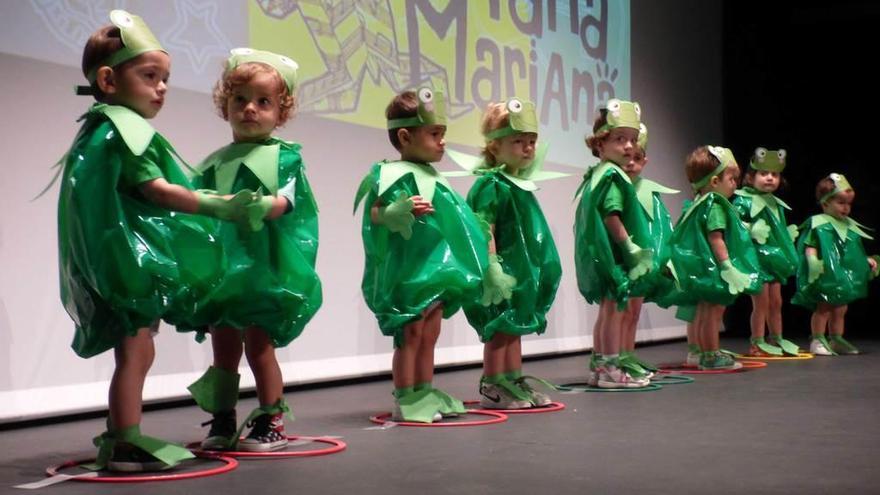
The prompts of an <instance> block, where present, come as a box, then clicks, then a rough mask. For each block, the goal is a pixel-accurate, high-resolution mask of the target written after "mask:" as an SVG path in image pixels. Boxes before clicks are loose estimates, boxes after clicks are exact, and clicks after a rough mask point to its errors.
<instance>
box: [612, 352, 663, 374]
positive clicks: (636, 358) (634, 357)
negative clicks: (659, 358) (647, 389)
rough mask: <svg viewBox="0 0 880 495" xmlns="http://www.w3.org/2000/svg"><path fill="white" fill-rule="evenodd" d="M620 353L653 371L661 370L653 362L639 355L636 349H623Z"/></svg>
mask: <svg viewBox="0 0 880 495" xmlns="http://www.w3.org/2000/svg"><path fill="white" fill-rule="evenodd" d="M620 355H621V357H626V358H627V359H631V360H634V361H635V362H636V363H637V364H638V365H639V366H641V367H642V368H644V369H645V370H647V371H649V372H651V373H656V372H658V371H660V369H659V368H657V367H656V366H654V365H653V364H651V363H649V362H647V361H645V360H643V359H641V358H639V356H638V355H637V354H636V351H623V352H621V353H620Z"/></svg>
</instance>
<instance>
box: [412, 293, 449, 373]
mask: <svg viewBox="0 0 880 495" xmlns="http://www.w3.org/2000/svg"><path fill="white" fill-rule="evenodd" d="M424 321H425V323H424V326H423V327H422V339H421V344H420V346H419V349H418V353H417V355H416V363H415V372H416V376H415V378H416V381H415V383H416V384H417V385H418V384H420V383H431V382H432V381H433V380H434V346H435V345H436V344H437V338H438V337H440V323H441V322H442V321H443V306H439V305H438V306H437V307H436V308H434V309H433V310H431V312H430V313H428V314H427V315H425V320H424Z"/></svg>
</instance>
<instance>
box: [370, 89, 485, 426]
mask: <svg viewBox="0 0 880 495" xmlns="http://www.w3.org/2000/svg"><path fill="white" fill-rule="evenodd" d="M385 117H386V118H387V120H388V137H389V139H390V140H391V144H392V145H394V147H395V148H396V149H397V150H398V151H399V152H400V160H399V161H394V162H386V161H383V162H379V163H376V164H374V165H373V166H372V168H371V169H370V171H369V173H368V174H367V175H366V177H364V180H363V181H362V182H361V186H360V187H359V188H358V192H357V196H356V197H355V211H357V207H358V205H359V204H360V202H361V201H362V200H364V198H366V206H365V208H364V218H363V223H362V238H363V242H364V255H365V256H364V258H365V259H364V277H363V281H362V283H361V288H362V290H363V294H364V299H365V300H366V302H367V306H368V307H369V308H370V310H372V311H373V313H375V315H376V319H377V320H378V322H379V328H380V329H381V331H382V333H383V334H385V335H388V336H393V337H394V359H393V361H392V375H393V379H394V409H393V411H392V419H394V420H406V421H418V422H425V423H430V422H433V421H437V420H439V419H441V418H442V416H454V415H458V414H462V413H464V412H465V409H464V405H463V404H462V402H461V401H460V400H458V399H455V398H453V397H451V396H450V395H449V394H447V393H445V392H443V391H441V390H439V389H436V388H434V387H433V386H432V384H431V382H432V380H433V377H434V345H435V344H436V342H437V337H438V336H439V335H440V323H441V318H449V317H450V316H452V315H453V314H455V312H456V311H458V309H459V308H461V306H462V304H464V303H466V302H469V301H475V300H479V299H480V294H481V288H482V286H483V273H484V272H485V271H486V269H487V265H488V259H487V258H488V255H487V252H486V236H485V234H484V233H483V230H482V227H481V225H480V222H479V221H478V220H477V218H476V217H475V216H474V214H473V212H472V211H471V209H470V208H469V207H468V206H467V204H466V203H465V202H464V200H463V199H462V198H461V196H459V195H458V194H457V193H456V192H455V191H454V190H453V189H452V187H451V186H450V185H449V183H448V182H447V181H446V179H445V178H444V177H443V176H442V175H440V173H439V172H437V170H435V169H434V167H432V166H431V165H430V164H431V162H436V161H438V160H440V159H441V158H442V157H443V152H444V148H445V142H444V136H445V134H446V113H445V106H444V99H443V94H442V93H435V92H434V91H432V90H431V89H430V88H421V89H419V90H418V92H413V91H406V92H403V93H401V94H399V95H397V96H396V97H394V99H393V100H392V101H391V103H390V104H389V105H388V108H387V109H386V111H385Z"/></svg>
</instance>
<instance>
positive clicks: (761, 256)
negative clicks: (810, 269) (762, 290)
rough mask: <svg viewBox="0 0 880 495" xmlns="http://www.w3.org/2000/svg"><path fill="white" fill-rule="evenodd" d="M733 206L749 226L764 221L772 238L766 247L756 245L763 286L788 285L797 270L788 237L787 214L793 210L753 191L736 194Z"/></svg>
mask: <svg viewBox="0 0 880 495" xmlns="http://www.w3.org/2000/svg"><path fill="white" fill-rule="evenodd" d="M733 206H734V208H736V210H737V212H738V213H739V216H740V218H742V220H743V221H744V222H746V223H749V224H751V223H753V222H756V221H758V220H759V219H762V220H764V221H765V222H766V223H767V225H768V226H769V227H770V235H769V236H768V237H767V242H765V243H764V244H758V243H757V242H755V243H754V245H755V249H757V250H758V262H759V263H760V265H761V277H762V278H763V280H764V282H781V283H785V281H786V280H788V277H791V276H792V275H794V272H795V269H796V268H797V262H798V258H797V251H796V250H795V248H794V242H792V240H791V236H790V235H789V234H788V225H787V223H786V221H785V210H786V209H789V210H790V209H791V208H790V207H789V206H788V205H787V204H785V203H784V202H783V201H782V200H781V199H779V198H777V197H776V196H774V195H773V194H772V193H766V194H762V193H760V192H758V191H756V190H755V189H753V188H751V187H746V188H744V189H740V190H738V191H736V196H735V197H734V198H733Z"/></svg>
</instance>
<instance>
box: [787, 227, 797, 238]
mask: <svg viewBox="0 0 880 495" xmlns="http://www.w3.org/2000/svg"><path fill="white" fill-rule="evenodd" d="M787 228H788V236H789V237H791V242H794V241H796V240H797V236H798V228H797V225H795V224H789V226H788V227H787Z"/></svg>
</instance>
